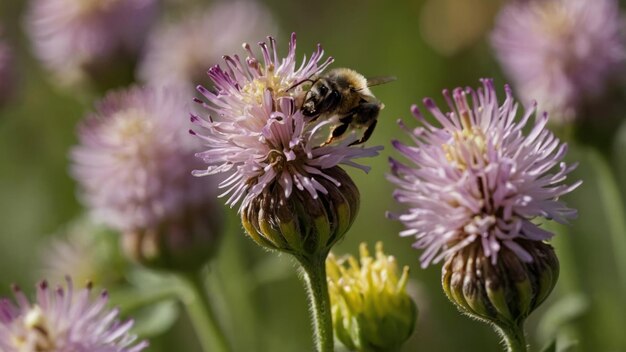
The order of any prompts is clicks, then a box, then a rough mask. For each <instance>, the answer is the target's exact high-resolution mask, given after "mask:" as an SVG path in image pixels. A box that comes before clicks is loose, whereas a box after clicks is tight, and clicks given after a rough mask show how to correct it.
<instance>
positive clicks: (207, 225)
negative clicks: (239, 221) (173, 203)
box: [122, 203, 222, 272]
mask: <svg viewBox="0 0 626 352" xmlns="http://www.w3.org/2000/svg"><path fill="white" fill-rule="evenodd" d="M221 232H222V221H221V216H220V214H219V212H216V211H215V209H214V207H213V205H212V203H211V204H210V205H209V204H204V205H202V206H193V207H192V206H190V207H189V208H188V209H186V211H184V212H181V213H180V214H179V215H178V216H176V217H173V218H170V219H165V220H164V221H162V222H161V223H160V224H159V226H157V227H154V228H146V229H140V230H135V231H128V232H126V233H124V234H123V235H122V247H123V249H124V252H125V253H126V255H127V256H128V257H130V258H131V259H132V260H134V261H136V262H139V263H140V264H142V265H144V266H147V267H151V268H155V269H164V270H175V271H184V272H196V271H197V270H199V269H200V268H201V267H202V265H204V264H206V263H207V262H208V261H209V260H210V259H211V258H212V257H213V255H214V254H215V253H216V252H217V246H218V242H219V239H220V238H221Z"/></svg>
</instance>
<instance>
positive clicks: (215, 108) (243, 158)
mask: <svg viewBox="0 0 626 352" xmlns="http://www.w3.org/2000/svg"><path fill="white" fill-rule="evenodd" d="M268 39H269V44H267V43H260V44H259V46H260V47H261V52H262V58H261V59H259V58H257V56H256V55H255V54H254V53H253V52H252V49H251V47H250V45H248V44H244V48H245V49H246V51H247V53H248V56H247V57H246V58H245V60H241V59H240V58H239V57H238V56H237V55H235V56H232V57H231V56H227V57H226V58H225V64H226V68H225V69H223V68H221V67H220V66H214V67H212V68H211V69H210V70H209V76H210V78H211V79H212V80H213V83H214V85H215V89H214V91H209V90H207V89H205V88H202V87H198V90H199V91H200V92H201V93H202V94H203V95H204V96H205V98H206V100H208V104H205V103H203V105H204V106H205V107H206V108H207V109H208V110H209V111H210V112H211V113H212V116H210V117H209V118H208V119H201V118H200V117H198V116H194V117H193V118H192V120H193V121H194V122H195V123H196V124H197V125H198V126H200V127H203V128H205V129H207V130H208V133H206V134H198V133H197V132H193V133H194V134H198V136H200V138H202V139H203V140H204V141H205V144H206V146H207V147H208V149H207V150H206V151H204V152H201V153H198V154H197V155H198V156H199V157H200V158H202V160H204V161H205V162H206V163H207V164H208V165H209V166H208V167H207V168H206V169H205V170H196V171H195V172H194V174H195V175H197V176H204V175H210V174H217V173H223V172H224V173H227V174H229V177H228V178H227V179H226V180H225V181H223V182H222V183H221V184H220V187H221V188H226V191H225V192H224V194H223V195H230V198H229V199H228V201H227V203H228V204H229V205H231V206H234V205H235V204H237V203H238V202H240V201H241V208H244V207H246V206H247V205H248V204H250V202H251V201H252V200H253V199H255V198H256V197H258V196H259V195H261V193H262V192H263V191H264V190H265V189H266V188H267V187H269V186H270V185H273V184H277V185H278V186H279V189H277V190H276V192H281V193H283V195H284V197H285V198H289V197H290V196H291V194H292V193H293V192H295V191H303V192H308V193H309V194H310V196H311V197H312V198H313V199H317V198H318V196H319V195H320V194H327V193H328V191H329V190H328V189H327V188H326V187H324V186H323V185H322V183H321V182H320V180H322V179H326V180H328V181H330V182H331V183H334V184H335V185H336V186H340V183H339V181H338V180H337V179H335V178H333V177H332V176H331V175H329V173H327V172H326V170H330V169H332V168H333V167H335V166H338V165H341V164H344V165H350V166H356V167H359V168H362V169H364V170H367V168H366V167H364V166H361V165H358V164H356V163H355V162H354V161H353V159H355V158H362V157H370V156H374V155H377V153H378V150H379V149H380V148H376V147H373V148H364V147H357V146H350V145H349V144H350V143H351V142H352V141H354V139H350V138H348V139H346V140H344V141H342V142H341V143H337V144H333V145H324V146H322V145H321V144H322V142H321V141H323V140H324V139H325V138H326V137H327V135H322V134H323V133H324V132H323V131H322V130H323V128H322V127H323V126H324V125H327V124H328V123H329V122H328V121H315V122H314V123H310V119H308V118H305V116H304V115H303V114H302V112H301V111H300V110H299V107H300V105H301V100H302V98H303V95H304V90H303V87H302V85H299V83H302V82H303V81H306V80H309V79H311V78H312V77H314V75H316V74H319V73H321V72H322V70H323V69H324V68H326V67H327V66H328V65H329V64H330V63H331V62H332V58H328V59H326V60H324V61H322V56H323V53H324V52H323V50H322V49H321V47H320V46H318V48H317V50H316V51H315V52H314V53H313V54H312V55H311V57H310V58H309V59H308V60H306V58H305V60H303V61H302V63H301V64H300V65H299V66H298V65H297V60H296V38H295V34H294V35H292V37H291V41H290V43H289V50H288V53H287V56H286V57H285V58H279V56H278V53H277V51H276V43H275V40H274V39H273V38H271V37H270V38H268ZM326 133H327V132H326ZM241 208H240V209H241Z"/></svg>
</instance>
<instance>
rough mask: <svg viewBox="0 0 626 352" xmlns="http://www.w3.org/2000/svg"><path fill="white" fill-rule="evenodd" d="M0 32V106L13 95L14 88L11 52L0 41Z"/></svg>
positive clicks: (0, 33)
mask: <svg viewBox="0 0 626 352" xmlns="http://www.w3.org/2000/svg"><path fill="white" fill-rule="evenodd" d="M1 35H2V31H1V30H0V106H2V105H3V104H4V103H5V102H6V101H7V100H8V99H9V98H10V97H11V95H13V88H14V86H15V68H14V60H13V52H12V51H11V49H10V47H9V46H8V45H7V44H6V43H5V42H4V41H3V40H2V37H1Z"/></svg>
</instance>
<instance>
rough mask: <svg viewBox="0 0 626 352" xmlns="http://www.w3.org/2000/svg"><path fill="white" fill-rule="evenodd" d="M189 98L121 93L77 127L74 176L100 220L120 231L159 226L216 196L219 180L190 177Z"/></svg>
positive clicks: (161, 92)
mask: <svg viewBox="0 0 626 352" xmlns="http://www.w3.org/2000/svg"><path fill="white" fill-rule="evenodd" d="M184 101H185V100H184V98H183V97H182V96H181V95H180V94H179V92H176V91H174V90H165V89H160V90H159V89H151V88H138V87H134V88H130V89H127V90H120V91H117V92H113V93H110V94H108V95H107V96H106V97H105V98H104V99H103V100H102V101H101V102H100V103H99V105H98V106H97V109H96V111H95V112H94V113H92V114H90V115H89V116H87V118H86V119H85V121H84V122H83V123H82V124H81V125H80V129H79V136H78V137H79V140H80V144H79V145H78V146H76V147H74V149H73V150H72V153H71V158H72V162H73V165H72V174H73V175H74V177H75V178H76V180H77V181H78V183H79V184H80V186H81V191H82V198H83V200H84V202H85V203H86V204H87V205H88V207H89V208H90V209H91V211H92V212H93V213H94V214H95V216H96V218H97V219H99V220H101V221H103V222H104V223H106V224H107V225H109V226H111V227H113V228H115V229H118V230H122V231H134V230H141V229H146V228H155V227H157V226H158V225H160V224H162V222H163V221H164V220H166V219H169V218H172V217H175V216H178V215H179V213H180V212H183V211H185V210H186V206H188V205H192V206H193V205H194V204H200V203H203V202H207V199H210V200H212V199H213V194H214V192H215V190H214V189H213V186H214V185H213V184H212V183H211V182H207V180H198V179H197V178H194V177H192V176H191V170H192V169H193V168H195V167H197V166H198V165H199V162H198V161H197V160H196V159H195V158H194V156H193V155H194V152H195V151H197V150H198V149H197V147H198V146H199V145H196V144H195V142H196V141H195V140H193V139H192V138H189V136H188V135H187V130H188V128H189V124H188V120H187V119H186V118H185V114H186V112H187V111H188V110H187V108H186V104H185V103H184Z"/></svg>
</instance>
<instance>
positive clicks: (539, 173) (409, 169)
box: [389, 80, 580, 267]
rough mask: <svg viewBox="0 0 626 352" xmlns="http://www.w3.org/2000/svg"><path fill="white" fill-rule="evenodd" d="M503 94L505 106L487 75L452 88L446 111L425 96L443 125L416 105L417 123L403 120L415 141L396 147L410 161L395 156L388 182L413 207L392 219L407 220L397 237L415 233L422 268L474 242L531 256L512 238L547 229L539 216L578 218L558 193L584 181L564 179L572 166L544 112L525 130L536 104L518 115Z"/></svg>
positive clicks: (492, 250)
mask: <svg viewBox="0 0 626 352" xmlns="http://www.w3.org/2000/svg"><path fill="white" fill-rule="evenodd" d="M505 91H506V99H505V100H504V102H503V103H502V105H500V104H499V102H498V98H497V97H496V92H495V89H494V87H493V82H492V81H491V80H483V87H482V88H479V89H478V90H473V89H470V88H466V89H462V88H457V89H455V90H454V91H453V92H452V96H450V94H449V93H448V92H447V91H444V96H445V98H446V101H447V102H448V105H449V108H450V112H448V113H445V114H444V113H443V112H442V111H441V110H439V108H438V107H437V106H436V105H435V103H434V102H433V101H432V100H430V99H425V100H424V104H425V105H426V107H427V108H428V110H429V111H430V112H431V114H432V115H433V117H434V118H435V119H436V120H437V122H438V123H439V124H440V125H441V127H438V126H436V125H432V124H430V123H429V122H427V121H426V119H425V118H424V116H423V115H422V114H421V112H420V111H419V110H418V108H417V107H416V106H414V107H413V108H412V110H413V114H414V115H415V117H416V118H417V120H418V121H419V122H420V124H421V125H422V126H421V127H418V128H415V129H414V130H409V129H408V128H406V127H405V126H404V125H403V124H401V126H403V127H404V128H405V130H406V131H407V132H408V134H409V135H410V137H411V139H412V141H413V144H414V145H405V144H402V143H400V142H398V141H394V142H393V145H394V147H395V148H396V149H397V150H398V151H399V152H400V153H401V154H402V155H403V156H405V157H406V158H407V159H408V160H409V161H410V162H411V164H412V165H405V164H403V163H401V162H399V161H397V160H394V159H391V160H390V162H391V168H392V174H391V175H389V179H390V180H391V181H392V182H393V183H395V184H396V185H397V186H398V189H397V190H396V191H395V192H394V197H395V199H396V200H397V201H398V202H400V203H404V204H407V206H408V207H409V209H408V210H407V211H406V212H404V213H402V214H391V215H390V216H391V217H392V218H395V219H397V220H400V221H401V222H402V223H404V225H405V226H406V227H407V229H406V230H404V231H403V232H401V235H402V236H415V237H416V238H417V242H415V244H414V246H415V247H417V248H423V249H425V250H424V253H423V254H422V256H421V262H422V266H423V267H425V266H427V265H429V264H430V263H431V262H438V261H440V260H442V259H443V258H446V257H450V256H452V255H454V254H455V253H456V252H458V251H459V250H461V249H463V248H464V247H467V246H469V245H472V244H474V243H476V244H478V245H480V246H481V247H482V253H483V254H484V256H486V257H488V258H490V260H491V262H492V263H496V262H497V260H498V256H499V253H500V251H501V250H502V249H503V248H508V249H509V250H511V251H512V252H513V253H515V254H516V255H517V256H519V257H520V258H521V259H522V260H523V261H525V262H528V261H531V260H532V257H531V256H530V254H529V253H528V251H527V250H526V249H524V247H523V246H520V245H519V244H518V240H531V241H543V240H547V239H549V238H550V237H552V235H553V234H552V233H550V232H548V231H546V230H543V229H541V228H540V227H539V226H538V225H537V224H536V222H535V220H538V219H541V218H545V219H551V220H555V221H557V222H560V223H565V222H566V221H567V219H568V218H572V217H574V216H575V215H576V211H575V210H573V209H570V208H568V207H567V206H566V205H565V204H564V203H563V202H562V201H560V200H559V197H561V196H562V195H564V194H566V193H569V192H570V191H572V190H573V189H575V188H576V187H578V185H580V181H579V182H575V183H574V184H572V185H566V184H564V181H565V179H566V177H567V174H568V173H569V172H570V171H571V170H572V169H573V168H574V167H575V166H576V165H566V164H565V163H564V162H562V160H563V158H564V156H565V153H566V152H567V146H566V145H565V144H563V143H561V142H560V141H559V140H558V139H557V138H556V137H554V135H553V134H552V133H551V132H550V131H549V130H547V129H546V127H545V126H546V123H547V121H548V115H547V114H546V113H544V114H541V115H536V118H535V121H534V123H533V125H532V126H531V127H532V128H531V130H530V132H529V133H528V134H527V135H524V133H523V129H524V128H525V126H526V125H527V124H528V123H529V120H530V118H531V117H532V116H533V115H534V114H535V110H536V105H534V106H533V107H531V108H530V109H528V110H526V112H524V113H523V115H522V117H521V119H519V120H517V119H516V117H517V115H518V114H517V112H518V104H517V103H516V102H515V101H514V99H513V96H512V93H511V91H510V89H509V88H508V87H505Z"/></svg>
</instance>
